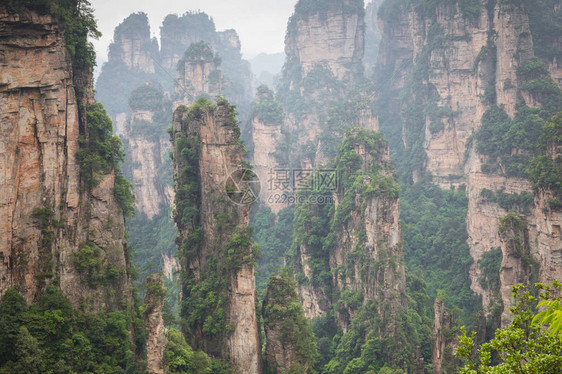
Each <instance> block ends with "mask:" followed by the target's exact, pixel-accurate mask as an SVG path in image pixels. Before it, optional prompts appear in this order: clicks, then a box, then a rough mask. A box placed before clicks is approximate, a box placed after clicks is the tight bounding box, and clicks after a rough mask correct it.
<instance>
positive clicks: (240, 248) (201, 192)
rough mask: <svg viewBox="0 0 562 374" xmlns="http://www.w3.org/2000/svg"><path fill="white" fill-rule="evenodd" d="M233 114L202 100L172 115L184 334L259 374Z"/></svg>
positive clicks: (247, 174)
mask: <svg viewBox="0 0 562 374" xmlns="http://www.w3.org/2000/svg"><path fill="white" fill-rule="evenodd" d="M239 136H240V130H239V129H238V126H237V124H236V120H235V119H234V108H233V107H232V106H231V105H230V104H228V103H227V102H226V101H224V100H220V101H219V102H218V103H217V104H216V105H213V104H212V103H211V102H210V101H208V100H206V99H200V100H198V101H197V102H196V103H195V104H194V105H193V106H191V107H190V108H187V107H185V106H180V107H178V109H176V111H175V113H174V121H173V139H174V148H173V152H174V161H175V165H174V176H175V183H176V216H175V219H176V223H177V224H178V228H179V230H180V237H179V238H178V244H180V245H181V261H182V267H183V268H184V269H185V276H184V281H183V305H184V309H183V310H182V317H183V318H184V319H185V320H186V327H185V331H184V333H185V334H186V336H187V338H188V341H189V342H190V343H191V345H192V346H194V347H196V348H202V349H203V350H205V351H206V352H207V353H209V354H210V355H213V356H218V357H221V358H222V359H223V360H225V361H228V362H229V363H230V364H231V365H232V368H233V370H234V371H235V372H239V373H259V372H261V359H260V344H259V338H258V328H257V318H256V310H255V305H256V304H255V303H256V288H255V278H254V254H253V247H252V239H251V230H250V229H249V228H248V221H249V215H250V210H251V205H249V204H248V201H247V200H246V198H247V196H248V195H247V192H248V190H249V188H250V186H249V184H248V183H249V182H248V180H250V179H251V177H252V175H253V173H252V172H251V171H250V170H248V169H247V168H245V167H244V164H243V160H244V150H243V148H242V146H241V145H240V144H239V142H238V139H239Z"/></svg>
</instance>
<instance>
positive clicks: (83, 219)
mask: <svg viewBox="0 0 562 374" xmlns="http://www.w3.org/2000/svg"><path fill="white" fill-rule="evenodd" d="M0 24H1V25H0V40H1V41H0V50H2V51H3V54H2V58H1V59H0V71H1V73H0V113H1V117H2V118H1V123H2V125H1V127H0V132H1V136H0V149H1V152H0V154H1V155H0V196H1V197H0V222H1V224H0V238H2V239H0V293H3V292H4V291H6V289H8V288H10V287H14V288H16V289H17V290H18V291H20V292H21V293H22V295H23V296H24V297H25V299H26V301H27V302H28V303H31V302H32V301H34V300H36V299H37V297H38V296H40V295H41V293H42V292H43V290H44V287H45V285H46V284H50V283H52V282H54V281H55V280H57V281H58V284H59V285H60V288H61V289H62V291H63V292H64V293H65V294H66V295H67V296H68V297H69V298H70V300H71V301H72V303H73V305H74V306H76V307H77V306H78V305H81V306H82V307H84V308H86V309H88V310H102V309H105V310H113V309H116V308H119V305H122V302H125V303H126V302H128V301H131V289H130V283H129V279H128V264H127V253H126V252H127V246H126V242H125V240H124V236H125V225H124V220H123V214H122V211H121V208H120V206H119V204H118V202H117V200H116V198H115V196H114V194H113V190H114V186H115V180H114V174H113V173H108V174H105V175H101V176H100V181H99V183H98V185H97V186H95V187H92V188H86V187H85V184H84V179H83V178H84V177H85V176H84V175H81V170H80V167H79V164H78V159H77V152H78V150H79V149H80V144H79V139H80V138H81V137H84V136H86V135H85V134H86V133H87V131H86V129H87V127H88V124H87V123H86V121H85V119H86V115H85V111H84V108H87V107H88V106H89V105H91V104H93V94H92V86H91V74H88V73H87V72H85V73H84V72H81V71H76V70H73V66H72V61H71V58H70V54H69V53H68V51H67V48H66V45H65V39H64V30H63V29H62V27H61V26H60V24H59V23H58V22H57V20H56V19H54V18H53V17H51V16H50V15H47V14H40V13H37V12H34V11H21V12H18V13H13V12H7V11H6V9H5V8H3V7H0ZM85 247H88V248H95V249H94V253H98V254H99V261H100V266H103V267H102V269H106V268H107V269H109V268H108V266H110V265H111V267H112V268H113V270H114V271H116V273H112V274H113V275H114V276H115V279H114V280H113V281H112V282H111V284H109V285H97V286H95V285H94V284H93V282H92V281H91V280H92V279H91V276H89V275H88V274H87V273H85V272H84V271H83V269H82V268H81V267H80V266H79V264H78V262H77V261H78V260H79V253H82V252H81V251H82V250H83V249H84V248H85Z"/></svg>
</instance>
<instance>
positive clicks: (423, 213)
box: [401, 182, 478, 322]
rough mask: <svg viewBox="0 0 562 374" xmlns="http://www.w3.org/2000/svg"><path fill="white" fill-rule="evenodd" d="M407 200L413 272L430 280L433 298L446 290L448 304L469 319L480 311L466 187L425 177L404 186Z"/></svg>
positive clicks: (407, 232) (410, 268)
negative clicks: (473, 277) (450, 186)
mask: <svg viewBox="0 0 562 374" xmlns="http://www.w3.org/2000/svg"><path fill="white" fill-rule="evenodd" d="M401 203H402V204H401V205H402V214H401V218H402V222H403V224H404V225H403V237H404V258H405V260H406V265H407V267H408V271H409V272H410V273H413V274H418V275H419V276H420V277H422V278H423V279H425V281H426V282H427V288H428V292H429V296H430V297H431V298H432V299H434V298H435V297H437V295H438V294H441V295H442V296H443V297H444V300H445V305H446V306H447V307H449V308H452V307H456V308H460V309H461V310H462V311H463V314H462V316H461V317H462V318H463V320H464V321H466V322H468V321H469V319H470V315H471V314H472V313H474V312H476V311H477V310H478V299H477V298H476V296H475V295H474V293H473V292H472V291H471V289H470V283H471V281H470V278H469V269H470V266H471V265H472V262H473V261H472V257H471V256H470V252H469V247H468V244H467V242H466V241H467V239H468V234H467V233H466V213H467V210H468V199H467V197H466V194H465V191H464V190H459V191H456V192H455V191H444V190H441V189H440V188H439V187H437V186H435V185H432V184H427V183H423V182H420V183H417V184H414V185H412V186H409V187H408V188H407V189H406V190H405V191H404V193H403V194H402V199H401Z"/></svg>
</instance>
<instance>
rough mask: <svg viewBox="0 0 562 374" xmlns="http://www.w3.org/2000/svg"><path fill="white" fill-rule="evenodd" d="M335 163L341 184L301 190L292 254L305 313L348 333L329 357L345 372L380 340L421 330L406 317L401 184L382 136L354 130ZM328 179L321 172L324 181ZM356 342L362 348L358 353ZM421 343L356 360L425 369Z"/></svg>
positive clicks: (290, 262)
mask: <svg viewBox="0 0 562 374" xmlns="http://www.w3.org/2000/svg"><path fill="white" fill-rule="evenodd" d="M331 167H332V168H331V171H330V172H332V173H333V174H332V176H333V177H334V178H336V179H337V188H334V189H330V186H328V185H324V186H322V187H320V188H319V189H318V190H314V191H311V192H307V191H301V192H300V194H299V199H298V200H299V204H298V205H297V208H296V212H295V219H294V222H293V224H294V227H295V232H294V239H295V241H294V244H293V248H292V249H291V252H290V253H291V254H290V255H289V257H288V258H289V264H290V265H291V266H292V269H293V272H294V274H295V278H296V280H297V285H298V287H297V291H298V295H299V299H300V301H301V304H302V305H303V309H304V312H305V315H306V317H307V318H309V319H313V320H314V319H316V321H331V320H333V323H334V325H335V326H337V327H336V329H339V331H341V332H342V338H341V340H340V342H339V344H340V345H338V348H337V351H338V352H339V353H336V354H335V355H334V356H333V357H330V358H328V360H330V359H331V362H330V363H329V366H330V367H333V368H334V370H336V372H344V369H345V368H346V367H351V366H353V364H351V363H350V362H353V361H354V360H355V358H356V357H358V355H359V354H360V353H361V351H362V350H363V349H369V348H368V347H369V346H370V344H373V339H374V340H379V339H380V340H381V341H386V340H387V339H388V340H389V341H390V340H392V341H395V342H398V341H401V339H402V337H401V336H402V331H405V330H403V329H404V328H406V329H411V330H412V331H414V329H415V327H413V326H409V327H405V325H404V321H403V320H401V317H400V316H401V315H402V313H404V312H405V310H407V308H408V303H407V299H406V279H405V268H404V262H403V255H402V242H401V233H400V226H399V215H400V209H399V200H398V193H399V190H400V188H399V186H398V184H397V183H396V181H395V179H394V178H395V176H394V170H393V167H392V165H391V163H390V154H389V149H388V145H387V143H386V142H385V141H384V139H383V137H382V134H380V133H376V132H372V131H367V130H363V129H360V128H354V129H352V130H350V131H349V132H348V133H347V135H346V137H345V139H344V141H343V142H342V144H341V146H340V147H339V149H338V154H337V156H336V158H335V160H334V161H333V164H331ZM325 177H326V176H322V174H319V175H318V178H320V180H325V179H324V178H325ZM322 323H327V322H322ZM326 330H328V329H326ZM318 333H319V334H325V331H324V330H318ZM349 339H352V340H353V341H354V343H353V344H354V346H355V347H358V348H357V349H356V350H354V351H353V352H351V351H349V348H348V344H349ZM397 344H403V343H397ZM416 344H418V343H417V342H416V340H415V339H412V341H411V342H410V343H408V346H409V348H408V349H411V351H410V350H409V351H408V354H407V355H406V356H407V358H405V357H406V356H404V358H403V359H399V360H397V359H395V357H394V356H393V354H392V353H391V351H392V348H390V346H389V347H387V348H388V349H387V348H381V349H380V350H379V351H378V352H377V353H376V354H373V355H372V357H369V358H368V359H361V360H360V359H359V358H357V359H356V360H355V361H358V362H359V361H360V362H365V363H362V364H358V365H359V366H358V367H366V366H367V365H368V364H367V362H370V361H369V360H373V361H377V360H380V361H379V362H387V363H388V364H389V365H393V366H396V367H401V368H410V369H411V370H418V369H419V366H418V364H417V359H418V358H419V353H416ZM418 349H419V347H418ZM324 354H325V353H324ZM325 359H326V358H325V357H324V358H323V360H325ZM348 365H349V366H348ZM361 365H365V366H361ZM375 365H378V364H375ZM416 372H417V371H416Z"/></svg>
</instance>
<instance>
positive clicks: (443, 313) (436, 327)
mask: <svg viewBox="0 0 562 374" xmlns="http://www.w3.org/2000/svg"><path fill="white" fill-rule="evenodd" d="M433 310H434V312H435V320H434V322H433V345H432V347H431V350H432V356H433V373H434V374H441V373H449V372H453V371H454V370H455V366H454V363H455V358H454V352H455V351H454V350H455V347H456V344H457V342H456V336H457V335H454V334H455V333H456V331H455V330H454V327H455V324H454V321H453V316H452V315H451V314H450V313H449V312H447V310H446V308H445V304H444V303H443V300H442V299H439V298H436V299H435V303H434V304H433Z"/></svg>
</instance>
